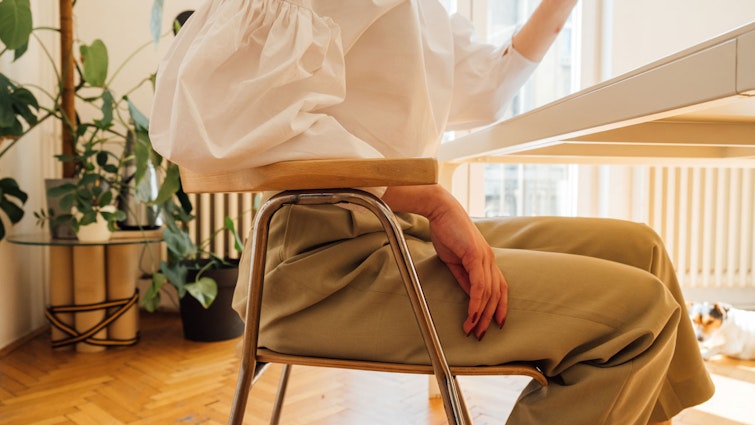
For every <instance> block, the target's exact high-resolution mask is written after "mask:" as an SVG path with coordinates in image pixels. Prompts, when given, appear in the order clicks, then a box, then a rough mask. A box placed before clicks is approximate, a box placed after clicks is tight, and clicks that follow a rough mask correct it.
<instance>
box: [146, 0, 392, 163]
mask: <svg viewBox="0 0 755 425" xmlns="http://www.w3.org/2000/svg"><path fill="white" fill-rule="evenodd" d="M344 73H345V69H344V54H343V48H342V45H341V35H340V31H339V28H338V26H337V25H336V24H335V23H334V22H333V21H332V20H331V19H329V18H324V17H320V16H317V15H316V14H315V13H313V12H312V10H311V9H309V8H307V7H305V6H304V5H302V4H299V2H297V1H296V0H288V1H281V0H253V1H249V0H246V1H245V0H219V1H210V2H207V3H206V4H205V5H204V6H203V7H202V8H200V9H198V10H197V11H196V12H195V13H194V15H193V16H192V17H191V18H190V19H189V21H188V22H187V23H186V25H185V26H184V27H183V28H182V29H181V31H180V33H179V35H178V37H177V38H176V39H175V40H174V43H173V45H172V46H171V49H170V51H169V52H168V54H167V56H166V58H165V59H164V60H163V61H162V62H161V64H160V67H159V70H158V76H157V84H156V94H155V101H154V103H153V108H152V114H151V123H150V138H151V139H152V143H153V145H154V147H155V150H157V151H158V152H160V153H161V154H162V155H164V156H165V157H167V158H168V159H170V160H171V161H173V162H175V163H177V164H179V165H181V166H183V167H186V168H188V169H191V170H194V171H199V172H212V171H219V170H233V169H242V168H251V167H256V166H260V165H265V164H268V163H272V162H277V161H283V160H296V159H316V158H339V157H340V158H343V157H356V158H372V157H380V156H381V155H380V154H379V153H378V152H377V151H376V150H375V149H374V148H372V147H371V146H369V145H368V144H367V143H365V142H363V141H362V140H360V139H358V138H357V137H355V136H353V135H352V134H350V133H349V132H348V131H346V130H345V129H344V128H343V127H342V126H341V125H340V124H339V123H338V122H337V121H336V120H335V119H333V118H332V117H331V116H328V115H326V114H324V113H321V112H320V111H321V110H322V109H323V108H326V107H328V106H332V105H334V104H337V103H339V102H342V101H343V99H344V96H345V74H344Z"/></svg>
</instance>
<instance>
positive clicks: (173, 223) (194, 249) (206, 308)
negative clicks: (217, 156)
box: [141, 164, 244, 341]
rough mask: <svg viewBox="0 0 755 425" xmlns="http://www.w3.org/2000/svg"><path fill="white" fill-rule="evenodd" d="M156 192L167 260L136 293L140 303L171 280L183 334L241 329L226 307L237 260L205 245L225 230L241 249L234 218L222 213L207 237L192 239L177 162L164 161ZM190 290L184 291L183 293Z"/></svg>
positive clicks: (150, 303) (146, 303)
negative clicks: (143, 289)
mask: <svg viewBox="0 0 755 425" xmlns="http://www.w3.org/2000/svg"><path fill="white" fill-rule="evenodd" d="M163 189H164V190H163V191H161V193H160V195H159V196H158V200H157V202H159V203H160V206H161V209H162V211H163V218H164V221H165V227H164V229H163V240H164V241H165V244H166V246H167V260H165V261H161V262H160V269H159V271H158V272H156V273H154V274H153V276H152V283H151V285H150V287H149V288H148V290H147V291H146V292H145V293H144V294H143V296H142V300H141V303H142V306H143V307H144V308H145V309H146V310H147V311H150V312H151V311H155V310H156V309H157V308H158V306H159V305H160V294H161V292H162V289H163V286H164V285H165V284H170V285H172V286H173V287H174V288H175V290H176V292H177V294H178V297H179V298H180V312H181V319H182V322H183V330H184V336H185V337H186V338H187V339H190V340H196V341H219V340H225V339H229V338H234V337H236V336H239V335H241V333H242V331H243V328H244V325H243V322H242V321H241V319H240V317H239V316H238V314H236V312H235V311H233V309H232V308H231V298H232V295H233V291H234V288H235V286H236V280H237V277H238V261H237V260H232V259H228V258H221V257H219V256H217V255H216V254H215V253H213V252H212V251H210V250H209V249H208V247H209V244H210V240H211V239H212V238H213V237H214V236H215V235H216V234H218V233H220V232H228V234H229V235H230V236H231V237H232V238H233V241H234V247H235V249H236V250H237V251H238V252H241V250H242V246H243V244H242V241H241V238H240V237H239V235H238V232H237V231H236V226H235V224H234V221H233V220H232V219H231V218H230V217H225V219H224V224H223V227H222V228H219V229H215V230H214V231H213V232H212V233H211V235H210V237H209V238H207V239H205V240H203V241H201V242H198V243H195V241H194V240H192V238H191V236H190V235H189V231H188V226H189V223H190V222H191V221H193V220H194V218H195V217H194V216H193V215H192V214H191V213H192V211H193V205H192V203H191V201H190V199H189V197H188V196H187V195H186V193H185V192H184V191H183V190H182V188H181V184H180V177H179V174H178V167H177V166H176V165H175V164H168V172H167V174H166V183H164V184H163ZM187 295H190V296H187Z"/></svg>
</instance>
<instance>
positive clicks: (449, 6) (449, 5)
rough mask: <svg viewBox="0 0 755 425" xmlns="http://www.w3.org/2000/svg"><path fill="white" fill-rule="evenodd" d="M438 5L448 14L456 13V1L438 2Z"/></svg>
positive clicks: (445, 0) (443, 0)
mask: <svg viewBox="0 0 755 425" xmlns="http://www.w3.org/2000/svg"><path fill="white" fill-rule="evenodd" d="M440 3H441V4H442V5H443V7H445V8H446V10H447V11H448V13H449V14H450V13H454V12H456V7H457V5H456V0H440Z"/></svg>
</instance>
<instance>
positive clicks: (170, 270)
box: [160, 261, 188, 298]
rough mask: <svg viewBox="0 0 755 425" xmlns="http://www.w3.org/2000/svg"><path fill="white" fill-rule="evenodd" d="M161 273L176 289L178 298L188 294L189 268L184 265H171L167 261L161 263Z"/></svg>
mask: <svg viewBox="0 0 755 425" xmlns="http://www.w3.org/2000/svg"><path fill="white" fill-rule="evenodd" d="M160 271H161V272H162V273H163V274H164V275H165V277H166V278H167V279H168V281H169V282H170V283H171V284H173V286H175V287H176V291H178V296H179V297H180V298H183V296H184V295H185V294H186V288H185V286H186V274H187V272H188V270H187V268H186V266H185V265H183V264H178V263H177V264H173V265H169V264H168V263H166V262H165V261H161V262H160Z"/></svg>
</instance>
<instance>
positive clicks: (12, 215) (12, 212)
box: [0, 196, 24, 224]
mask: <svg viewBox="0 0 755 425" xmlns="http://www.w3.org/2000/svg"><path fill="white" fill-rule="evenodd" d="M0 210H2V211H3V212H4V213H5V214H6V215H7V216H8V218H9V219H10V222H11V223H14V224H15V223H18V222H19V221H21V219H22V218H24V209H23V208H21V207H19V206H18V205H17V204H16V203H14V202H12V201H11V200H10V199H8V198H6V197H5V196H0Z"/></svg>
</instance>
